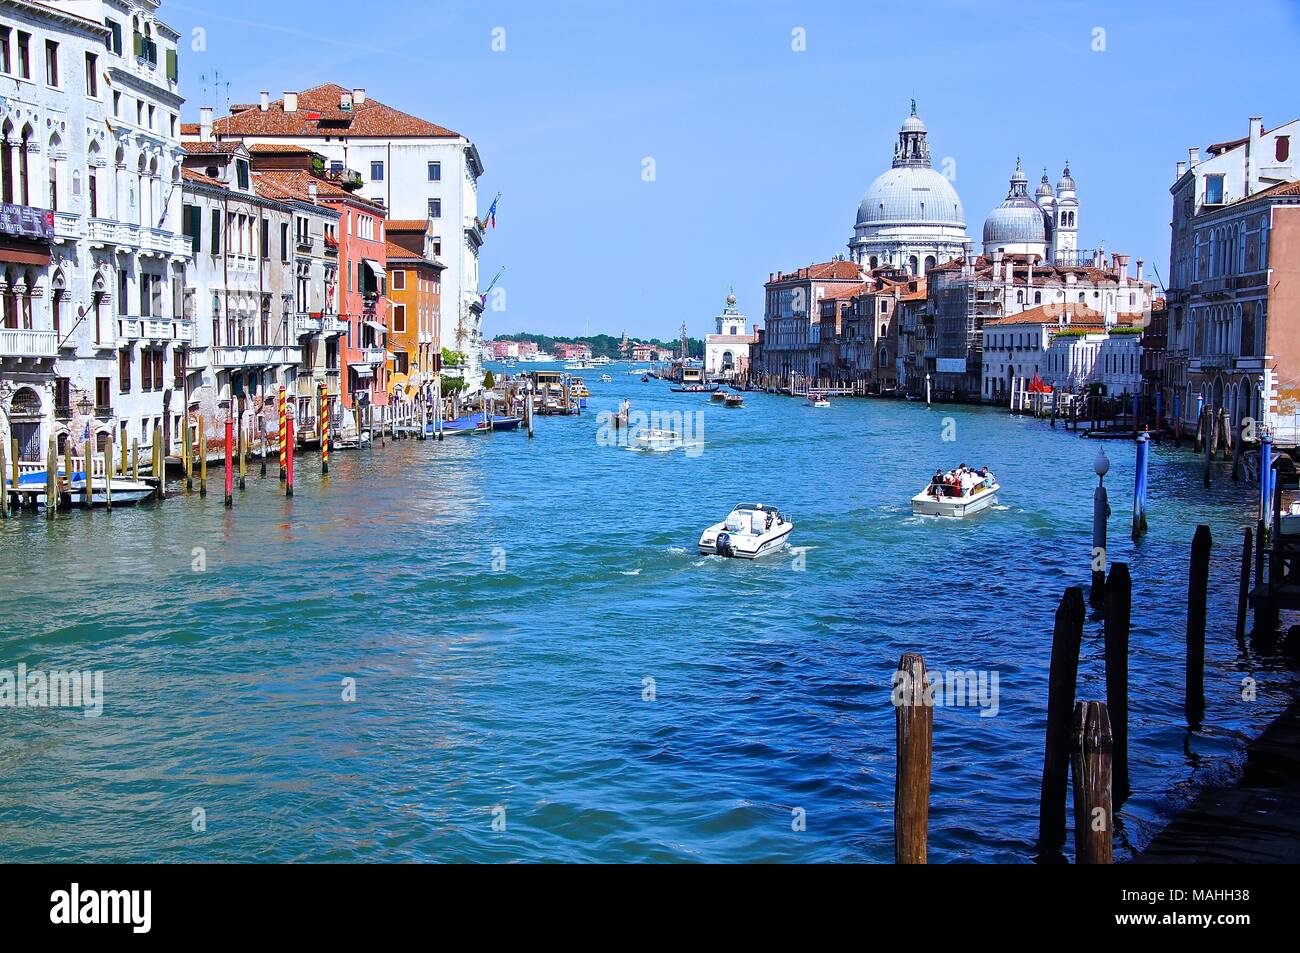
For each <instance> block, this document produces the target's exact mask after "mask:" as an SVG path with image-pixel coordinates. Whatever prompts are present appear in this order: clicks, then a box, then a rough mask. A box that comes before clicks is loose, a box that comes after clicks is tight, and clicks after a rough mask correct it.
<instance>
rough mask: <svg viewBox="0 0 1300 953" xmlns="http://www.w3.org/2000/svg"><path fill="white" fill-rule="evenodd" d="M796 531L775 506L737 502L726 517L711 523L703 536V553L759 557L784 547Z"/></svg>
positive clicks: (701, 540)
mask: <svg viewBox="0 0 1300 953" xmlns="http://www.w3.org/2000/svg"><path fill="white" fill-rule="evenodd" d="M793 530H794V523H792V522H790V521H789V520H788V519H786V518H785V517H783V516H782V515H781V513H780V511H779V510H777V509H776V507H774V506H768V505H766V504H764V503H737V504H736V507H735V509H733V510H732V511H731V513H730V514H728V516H727V518H726V519H725V520H723V521H722V522H721V523H715V524H714V525H712V526H710V527H709V528H708V529H706V530H705V531H704V534H703V535H702V536H700V552H701V553H703V554H705V555H708V556H713V555H717V556H733V557H735V558H737V559H757V558H758V557H759V556H766V555H767V554H768V553H772V552H776V550H778V549H780V548H781V547H783V546H784V545H785V544H786V541H787V540H788V539H789V537H790V533H791V532H792V531H793Z"/></svg>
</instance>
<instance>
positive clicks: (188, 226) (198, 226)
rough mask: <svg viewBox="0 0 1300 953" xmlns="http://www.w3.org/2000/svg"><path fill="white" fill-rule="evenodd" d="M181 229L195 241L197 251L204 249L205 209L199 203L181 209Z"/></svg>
mask: <svg viewBox="0 0 1300 953" xmlns="http://www.w3.org/2000/svg"><path fill="white" fill-rule="evenodd" d="M181 213H182V214H181V229H182V231H183V232H184V233H185V235H186V236H187V237H188V238H189V239H190V241H192V242H193V243H194V250H195V251H196V252H198V251H202V250H203V249H202V245H203V209H202V208H200V207H199V206H197V205H186V206H184V207H183V208H182V210H181Z"/></svg>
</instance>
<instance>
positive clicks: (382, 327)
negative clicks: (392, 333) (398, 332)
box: [364, 321, 388, 334]
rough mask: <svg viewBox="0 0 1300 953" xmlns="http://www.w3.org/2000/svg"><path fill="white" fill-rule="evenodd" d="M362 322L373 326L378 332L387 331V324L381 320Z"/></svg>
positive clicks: (385, 332)
mask: <svg viewBox="0 0 1300 953" xmlns="http://www.w3.org/2000/svg"><path fill="white" fill-rule="evenodd" d="M364 323H365V324H368V325H370V326H371V327H372V328H374V329H375V330H376V331H378V332H379V333H380V334H387V333H388V326H387V325H386V324H384V322H383V321H366V322H364Z"/></svg>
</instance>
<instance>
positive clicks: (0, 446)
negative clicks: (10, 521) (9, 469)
mask: <svg viewBox="0 0 1300 953" xmlns="http://www.w3.org/2000/svg"><path fill="white" fill-rule="evenodd" d="M4 472H5V448H4V442H3V441H0V516H8V515H9V491H8V490H7V489H5V486H4V484H5V477H4Z"/></svg>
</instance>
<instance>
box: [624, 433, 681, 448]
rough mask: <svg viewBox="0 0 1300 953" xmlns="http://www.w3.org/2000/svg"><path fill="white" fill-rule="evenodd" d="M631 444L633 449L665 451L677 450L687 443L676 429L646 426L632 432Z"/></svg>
mask: <svg viewBox="0 0 1300 953" xmlns="http://www.w3.org/2000/svg"><path fill="white" fill-rule="evenodd" d="M630 446H631V449H633V450H652V451H664V450H676V449H678V448H679V447H684V446H686V443H685V441H684V440H682V435H681V434H679V433H678V432H677V431H675V430H658V429H654V428H646V429H644V430H638V431H636V432H635V433H633V434H632V439H631V442H630Z"/></svg>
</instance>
